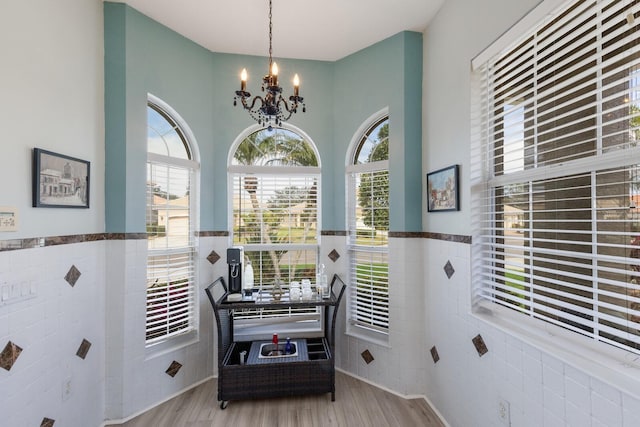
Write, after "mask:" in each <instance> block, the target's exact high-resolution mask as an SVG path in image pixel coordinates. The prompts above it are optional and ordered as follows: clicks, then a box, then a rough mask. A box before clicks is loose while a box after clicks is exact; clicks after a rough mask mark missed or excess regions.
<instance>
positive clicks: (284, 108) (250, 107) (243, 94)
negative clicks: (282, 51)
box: [233, 0, 307, 130]
mask: <svg viewBox="0 0 640 427" xmlns="http://www.w3.org/2000/svg"><path fill="white" fill-rule="evenodd" d="M271 9H272V5H271V0H269V74H267V75H266V76H264V77H263V78H262V92H266V93H265V95H264V98H263V97H261V96H255V97H254V98H253V100H250V98H251V93H249V92H247V69H246V68H243V69H242V73H240V90H237V91H236V96H234V97H233V105H234V106H236V105H237V100H238V98H240V102H241V103H242V107H244V109H245V110H247V111H248V112H249V115H250V116H251V117H253V119H254V120H255V121H257V122H258V124H259V125H263V126H268V127H269V130H271V129H272V125H275V126H280V125H281V124H282V122H284V121H287V120H289V118H290V117H291V115H292V114H293V113H297V112H298V107H299V106H300V105H302V112H303V113H304V112H306V111H307V109H306V107H305V105H304V102H303V101H304V98H302V97H301V96H299V95H300V79H299V78H298V75H297V74H296V75H295V76H294V77H293V95H291V96H290V97H289V101H287V100H286V99H285V98H284V97H283V96H282V88H281V87H280V86H278V64H276V63H275V62H273V57H272V54H273V46H272V38H273V23H272V22H271V18H272V14H271ZM249 102H251V103H249Z"/></svg>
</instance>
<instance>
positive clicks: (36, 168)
mask: <svg viewBox="0 0 640 427" xmlns="http://www.w3.org/2000/svg"><path fill="white" fill-rule="evenodd" d="M89 167H90V164H89V162H88V161H86V160H81V159H76V158H74V157H69V156H65V155H64V154H58V153H54V152H51V151H47V150H43V149H40V148H34V149H33V184H32V185H33V191H32V193H33V207H34V208H35V207H38V208H39V207H49V208H88V207H89Z"/></svg>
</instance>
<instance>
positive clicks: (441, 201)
mask: <svg viewBox="0 0 640 427" xmlns="http://www.w3.org/2000/svg"><path fill="white" fill-rule="evenodd" d="M459 210H460V190H459V187H458V165H453V166H449V167H446V168H444V169H440V170H437V171H435V172H429V173H428V174H427V211H428V212H441V211H459Z"/></svg>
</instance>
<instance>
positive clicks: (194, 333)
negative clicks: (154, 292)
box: [144, 93, 200, 359]
mask: <svg viewBox="0 0 640 427" xmlns="http://www.w3.org/2000/svg"><path fill="white" fill-rule="evenodd" d="M150 104H152V105H153V107H151V108H155V109H159V110H161V111H162V112H161V113H160V114H161V115H162V116H166V115H169V118H170V119H171V121H172V122H173V123H175V125H176V126H177V127H178V128H179V129H180V132H181V133H182V134H183V137H184V139H185V144H187V146H186V147H185V149H186V150H188V153H189V155H190V156H191V159H190V160H187V159H181V158H177V157H171V156H165V155H160V154H157V153H151V152H149V151H148V150H147V151H146V155H147V156H146V159H145V168H147V167H148V165H149V164H150V163H156V164H164V165H171V166H178V167H182V168H185V169H188V170H189V181H190V182H189V185H190V197H189V222H190V230H189V234H190V235H191V239H192V251H193V255H192V256H193V259H192V263H193V284H192V286H193V289H192V298H193V316H192V320H193V327H192V328H190V329H189V330H188V331H186V332H183V333H180V334H176V335H171V336H168V337H164V338H163V339H159V340H156V341H153V342H151V343H149V342H148V341H147V340H146V326H145V359H151V358H155V357H158V356H160V355H163V354H166V353H167V352H170V351H173V350H176V349H178V348H182V347H185V346H188V345H191V344H193V343H195V342H198V341H199V339H200V327H199V323H200V296H199V292H198V290H199V287H198V282H199V270H198V253H199V248H198V236H197V233H196V231H197V230H198V229H199V224H200V222H199V220H200V216H199V209H198V208H199V195H200V153H199V149H198V144H197V141H196V139H195V136H194V134H193V132H192V130H191V128H190V127H189V125H188V124H187V123H186V122H185V121H184V119H183V118H182V116H181V115H180V114H178V112H177V111H175V110H174V109H173V108H172V107H171V106H170V105H169V104H167V103H166V102H164V101H163V100H162V99H160V98H158V97H157V96H155V95H153V94H150V93H148V94H147V103H146V108H149V107H150ZM145 111H146V109H145ZM165 118H166V117H165ZM145 176H146V174H145ZM145 194H146V192H145ZM193 195H195V197H194V196H193ZM145 206H146V203H145ZM145 212H146V208H145ZM148 258H149V253H148V246H147V255H146V260H147V264H146V265H145V269H146V268H147V267H148ZM145 280H146V274H145ZM146 301H147V298H146V289H145V304H146ZM144 319H145V323H146V310H145V316H144Z"/></svg>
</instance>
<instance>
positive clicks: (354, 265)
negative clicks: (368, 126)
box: [348, 161, 389, 333]
mask: <svg viewBox="0 0 640 427" xmlns="http://www.w3.org/2000/svg"><path fill="white" fill-rule="evenodd" d="M387 164H388V163H387V162H386V161H385V162H379V166H382V167H385V166H386V165H387ZM349 181H350V182H349V188H350V191H351V194H350V195H349V199H350V200H351V201H352V203H351V205H352V207H351V208H350V209H349V212H350V215H349V244H348V246H349V263H350V266H349V268H350V282H351V287H350V288H351V295H350V298H349V306H350V307H349V308H350V309H349V313H350V321H351V322H352V323H353V324H355V325H358V326H362V327H365V328H369V329H374V330H376V331H379V332H383V333H386V332H387V331H388V329H389V247H388V233H389V231H388V230H389V171H388V170H387V169H382V170H376V171H371V172H352V173H350V174H349Z"/></svg>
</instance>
